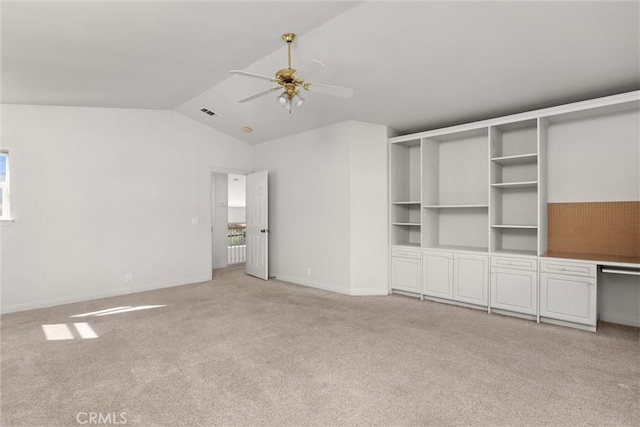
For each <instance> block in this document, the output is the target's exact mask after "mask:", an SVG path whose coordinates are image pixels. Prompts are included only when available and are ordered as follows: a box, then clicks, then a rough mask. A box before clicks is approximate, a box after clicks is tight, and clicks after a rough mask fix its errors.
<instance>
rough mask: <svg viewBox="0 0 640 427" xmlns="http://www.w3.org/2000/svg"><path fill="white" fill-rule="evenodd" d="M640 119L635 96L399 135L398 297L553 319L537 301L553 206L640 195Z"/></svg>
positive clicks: (394, 151)
mask: <svg viewBox="0 0 640 427" xmlns="http://www.w3.org/2000/svg"><path fill="white" fill-rule="evenodd" d="M639 118H640V93H639V92H634V93H630V94H623V95H619V96H618V95H617V96H613V97H608V98H602V99H600V100H593V101H584V102H580V103H575V104H568V105H565V106H560V107H553V108H549V109H544V110H538V111H533V112H529V113H521V114H516V115H513V116H508V117H501V118H497V119H491V120H485V121H482V122H476V123H469V124H464V125H459V126H453V127H450V128H445V129H437V130H431V131H425V132H421V133H417V134H413V135H406V136H400V137H394V138H391V139H390V140H389V142H390V144H389V145H390V153H389V159H390V163H389V176H390V181H389V184H390V186H389V188H390V195H389V198H390V223H391V226H390V243H391V250H390V255H391V284H390V288H391V289H393V290H398V291H402V292H405V293H410V294H414V295H417V296H420V297H421V298H427V299H433V300H436V301H444V302H446V301H452V302H454V303H455V304H462V305H466V306H471V307H476V308H478V307H482V308H486V309H488V310H489V311H490V312H493V311H496V312H506V313H503V314H511V315H518V316H521V317H526V318H529V319H534V320H536V319H537V320H540V318H541V316H553V313H551V311H548V310H547V312H544V313H543V314H541V313H542V312H541V310H540V308H539V307H541V306H544V305H543V303H545V304H549V301H539V300H538V296H539V289H540V286H541V285H540V284H539V277H540V275H539V271H538V264H539V262H540V260H541V259H543V258H540V257H541V256H542V255H543V254H544V253H545V252H546V251H547V240H548V238H547V230H548V226H547V203H548V202H552V201H556V202H557V201H558V200H559V201H562V202H572V200H568V199H569V198H570V197H577V198H578V200H577V201H580V198H582V200H584V199H585V198H586V199H587V200H588V201H593V200H599V199H603V198H604V199H605V200H627V199H629V200H631V199H634V197H635V198H637V195H638V194H640V193H638V192H639V191H640V184H638V183H640V172H638V170H640V167H639V165H640V163H639V160H638V156H637V154H638V149H640V147H639V146H638V141H640V130H639V128H640V126H638V123H639V122H640V121H639V120H638V119H639ZM585 148H587V149H588V150H589V151H588V152H585V151H584V150H585ZM623 153H624V154H623ZM567 165H571V166H570V167H571V169H570V173H569V172H568V171H569V169H568V168H567ZM602 167H604V168H605V169H606V170H607V171H608V172H607V173H606V174H604V175H603V174H602V173H599V172H598V170H599V169H601V168H602ZM611 171H615V173H613V172H611ZM634 183H635V184H634ZM634 185H635V187H634ZM567 283H568V282H567ZM552 285H553V283H551V282H547V283H545V286H547V288H545V289H548V290H554V289H555V288H553V289H552V287H553V286H552ZM590 303H591V302H590ZM567 304H568V305H567V307H569V308H573V305H571V303H567ZM582 308H583V307H580V309H582ZM550 313H551V314H550ZM565 317H566V316H565ZM558 319H559V318H558ZM591 319H592V318H591V317H589V320H588V321H589V322H591V321H592V320H591ZM560 320H561V319H560ZM585 322H586V320H585ZM578 323H579V322H578ZM589 326H592V325H591V324H589Z"/></svg>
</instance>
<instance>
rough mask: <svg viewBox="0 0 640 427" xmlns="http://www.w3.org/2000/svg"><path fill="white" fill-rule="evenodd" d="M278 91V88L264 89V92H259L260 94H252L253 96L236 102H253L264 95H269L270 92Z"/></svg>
mask: <svg viewBox="0 0 640 427" xmlns="http://www.w3.org/2000/svg"><path fill="white" fill-rule="evenodd" d="M278 89H280V86H278V87H272V88H271V89H266V90H263V91H260V92H258V93H254V94H253V95H251V96H247V97H246V98H242V99H239V100H238V102H249V101H253V100H254V99H256V98H260V97H261V96H265V95H267V94H269V93H271V92H274V91H276V90H278Z"/></svg>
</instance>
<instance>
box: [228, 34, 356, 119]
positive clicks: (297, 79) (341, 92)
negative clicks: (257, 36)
mask: <svg viewBox="0 0 640 427" xmlns="http://www.w3.org/2000/svg"><path fill="white" fill-rule="evenodd" d="M295 38H296V35H295V34H293V33H286V34H283V35H282V40H284V41H285V43H287V56H288V59H289V62H288V66H287V68H283V69H282V70H279V71H278V72H277V73H276V74H275V78H273V77H269V76H264V75H261V74H255V73H249V72H246V71H242V70H231V71H230V73H233V74H239V75H241V76H247V77H252V78H255V79H262V80H268V81H270V82H272V83H277V84H278V86H276V87H272V88H270V89H266V90H263V91H260V92H258V93H256V94H253V95H251V96H247V97H246V98H242V99H239V100H238V102H248V101H253V100H254V99H257V98H260V97H262V96H264V95H267V94H269V93H271V92H275V91H280V90H282V91H283V92H282V93H281V94H280V95H279V96H278V98H277V100H278V103H279V104H280V105H281V106H282V107H284V108H287V109H288V110H289V113H291V109H292V108H293V107H294V106H295V107H302V105H303V104H304V102H305V100H304V98H303V97H302V96H301V95H300V89H304V90H306V91H309V92H317V93H322V94H325V95H333V96H340V97H343V98H350V97H351V96H353V89H349V88H346V87H340V86H330V85H324V84H319V83H312V82H308V81H306V80H305V79H306V78H307V77H309V76H311V75H313V74H315V73H317V72H318V71H320V70H322V69H324V64H323V63H322V62H320V61H318V60H317V59H312V60H310V61H309V62H307V63H306V64H305V65H304V66H302V67H301V68H300V69H295V68H291V43H293V40H294V39H295Z"/></svg>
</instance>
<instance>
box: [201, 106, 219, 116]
mask: <svg viewBox="0 0 640 427" xmlns="http://www.w3.org/2000/svg"><path fill="white" fill-rule="evenodd" d="M200 111H202V112H203V113H206V114H208V115H210V116H215V115H216V113H214V112H213V111H211V110H207V109H206V108H201V109H200Z"/></svg>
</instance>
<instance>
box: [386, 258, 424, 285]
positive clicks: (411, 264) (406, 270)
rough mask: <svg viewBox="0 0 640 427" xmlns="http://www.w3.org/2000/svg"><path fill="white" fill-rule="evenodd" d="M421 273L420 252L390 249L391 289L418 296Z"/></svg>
mask: <svg viewBox="0 0 640 427" xmlns="http://www.w3.org/2000/svg"><path fill="white" fill-rule="evenodd" d="M421 273H422V269H421V263H420V250H418V249H411V248H406V249H405V248H392V250H391V289H396V290H399V291H405V292H412V293H415V294H419V293H420V287H421V283H422V280H421Z"/></svg>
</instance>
